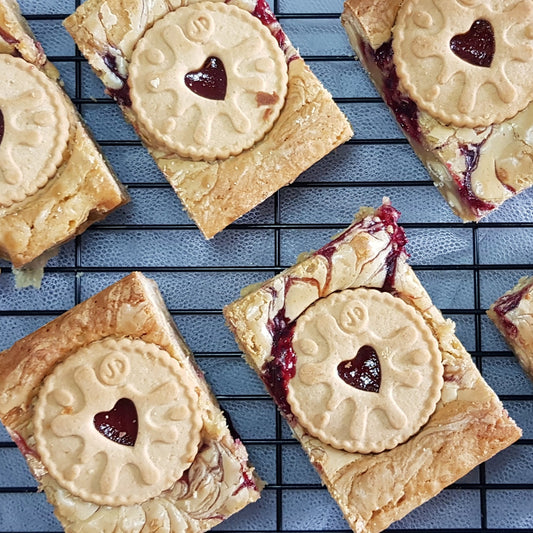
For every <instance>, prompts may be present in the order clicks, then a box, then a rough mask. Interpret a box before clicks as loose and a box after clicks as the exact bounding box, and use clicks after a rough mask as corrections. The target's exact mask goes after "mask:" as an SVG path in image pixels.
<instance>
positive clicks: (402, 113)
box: [361, 41, 510, 217]
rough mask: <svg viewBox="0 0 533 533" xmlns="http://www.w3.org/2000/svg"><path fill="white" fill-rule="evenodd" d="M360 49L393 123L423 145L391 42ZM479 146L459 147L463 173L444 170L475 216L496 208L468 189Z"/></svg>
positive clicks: (477, 159)
mask: <svg viewBox="0 0 533 533" xmlns="http://www.w3.org/2000/svg"><path fill="white" fill-rule="evenodd" d="M361 47H362V49H363V52H364V54H365V55H366V58H365V60H366V61H367V62H373V63H374V64H376V65H377V66H378V68H379V69H380V71H381V75H382V77H383V95H384V98H385V101H386V103H387V105H388V106H389V107H390V108H391V109H392V111H393V112H394V115H395V117H396V120H397V121H398V123H399V124H400V126H401V127H402V129H403V130H404V132H405V134H406V135H407V136H408V137H409V138H410V139H411V140H414V141H416V142H418V143H419V144H421V145H423V143H422V138H421V131H420V125H419V123H418V108H417V105H416V104H415V103H414V102H413V101H412V100H411V99H410V98H409V97H408V96H407V95H405V94H403V93H402V92H401V91H400V90H399V79H398V75H397V74H396V67H395V65H394V61H393V55H394V52H393V49H392V41H389V42H387V43H384V44H383V45H381V47H380V48H378V49H377V50H373V49H372V47H371V46H370V45H368V44H367V43H361ZM482 146H483V143H480V144H477V145H475V144H472V145H464V146H462V147H461V152H462V154H463V155H464V157H465V167H466V170H465V171H464V173H461V174H456V173H455V172H453V170H452V169H451V168H450V167H448V170H449V171H450V173H451V174H452V176H453V179H454V181H455V183H456V185H457V188H458V191H459V194H460V196H461V198H462V200H463V202H465V204H467V205H469V206H470V208H471V210H472V212H473V213H474V214H475V215H476V216H477V217H480V216H483V214H485V213H487V212H490V211H493V210H494V209H495V207H496V206H495V205H494V204H492V203H490V202H486V201H484V200H481V199H480V198H478V197H477V196H476V195H475V194H474V191H473V190H472V174H473V173H474V171H475V170H476V168H477V165H478V163H479V156H480V150H481V147H482ZM509 189H510V188H509Z"/></svg>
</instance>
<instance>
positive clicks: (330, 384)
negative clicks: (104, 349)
mask: <svg viewBox="0 0 533 533" xmlns="http://www.w3.org/2000/svg"><path fill="white" fill-rule="evenodd" d="M398 216H399V213H398V211H396V210H395V209H394V208H393V207H392V206H391V205H390V203H389V202H388V201H385V202H384V204H383V205H382V206H381V207H379V208H377V209H370V208H364V209H362V210H361V212H360V213H359V214H358V215H357V217H356V219H355V222H354V223H353V224H352V225H351V226H350V227H349V228H347V229H346V230H345V231H343V232H342V233H341V234H340V235H338V236H336V237H335V238H334V239H333V240H332V241H331V242H330V243H328V244H326V245H325V246H323V247H322V248H320V249H319V250H318V251H316V252H314V253H312V254H308V255H307V256H305V257H304V258H302V259H301V260H300V262H298V263H297V264H295V265H294V266H292V267H290V268H289V269H287V270H285V271H284V272H282V273H281V274H279V275H277V276H275V277H274V278H272V279H270V280H268V281H266V282H264V283H263V284H262V285H261V286H260V287H252V288H250V289H248V290H244V291H243V292H244V295H243V296H242V297H241V298H240V299H238V300H237V301H235V302H233V303H231V304H229V305H228V306H226V307H225V309H224V315H225V317H226V321H227V324H228V326H229V328H230V329H231V330H232V331H233V333H234V335H235V338H236V340H237V342H238V344H239V347H240V348H241V350H242V351H243V352H244V355H245V358H246V360H247V361H248V363H249V364H250V365H251V366H252V368H253V369H254V370H255V371H256V372H257V373H258V375H259V376H260V378H261V379H262V380H263V382H264V384H265V386H266V388H267V390H268V391H269V393H270V394H271V395H272V397H273V399H274V401H275V402H276V404H277V405H278V407H279V409H280V411H281V413H282V414H283V415H284V417H285V418H286V420H287V422H288V423H289V425H290V427H291V429H292V431H293V433H294V435H295V436H296V437H297V438H298V440H299V441H300V443H301V444H302V446H303V448H304V449H305V451H306V452H307V454H308V456H309V459H310V460H311V462H312V463H313V465H314V466H315V467H316V469H317V471H318V473H319V475H320V477H321V479H322V481H323V482H324V484H325V485H326V486H327V487H328V489H329V491H330V493H331V495H332V496H333V497H334V498H335V500H336V501H337V503H338V504H339V506H340V507H341V509H342V511H343V513H344V515H345V517H346V519H347V520H348V522H349V524H350V526H351V527H352V529H353V530H354V531H356V532H360V531H365V532H377V531H381V530H383V529H385V528H387V527H388V526H389V525H390V524H391V523H392V522H394V521H396V520H399V519H400V518H402V517H403V516H405V515H406V514H407V513H408V512H409V511H411V510H412V509H414V508H415V507H417V506H419V505H421V504H422V503H423V502H425V501H426V500H428V499H430V498H431V497H433V496H435V495H436V494H437V493H439V492H440V491H441V490H442V489H444V488H445V487H446V486H448V485H450V484H451V483H453V482H454V481H455V480H457V479H459V478H460V477H462V476H464V475H465V474H466V473H467V472H469V471H470V470H471V469H473V468H474V467H475V466H476V465H478V464H479V463H481V462H483V461H485V460H487V459H489V458H490V457H491V456H493V455H494V454H495V453H497V452H499V451H500V450H502V449H503V448H505V447H507V446H509V445H510V444H511V443H513V442H514V441H516V440H517V439H518V438H519V437H520V435H521V431H520V429H519V428H518V427H517V426H516V425H515V423H514V422H513V420H511V419H510V418H509V416H508V414H507V412H506V411H505V409H504V408H503V406H502V404H501V402H500V401H499V399H498V397H497V396H496V394H495V393H494V392H493V391H492V390H491V389H490V387H489V386H488V385H487V383H486V382H485V381H484V380H483V378H482V376H481V375H480V373H479V371H478V370H477V368H476V366H475V364H474V363H473V361H472V359H471V357H470V355H469V354H468V353H467V352H466V350H465V349H464V347H463V346H462V345H461V343H460V341H459V340H458V339H457V337H456V336H455V334H454V329H455V325H454V323H453V322H452V321H451V320H449V319H448V320H446V319H444V318H443V316H442V314H441V313H440V311H439V310H438V309H437V308H436V307H435V306H434V305H433V303H432V302H431V300H430V298H429V296H428V294H427V293H426V291H425V290H424V288H423V287H422V285H421V284H420V282H419V280H418V279H417V277H416V275H415V273H414V272H413V270H412V269H411V268H410V267H409V266H408V265H407V263H406V258H407V254H406V252H405V248H404V247H405V244H406V242H407V241H406V237H405V233H404V231H403V229H402V228H401V227H400V226H399V225H398V224H397V219H398Z"/></svg>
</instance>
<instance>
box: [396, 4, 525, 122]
mask: <svg viewBox="0 0 533 533" xmlns="http://www.w3.org/2000/svg"><path fill="white" fill-rule="evenodd" d="M393 36H394V38H393V41H392V45H393V49H394V62H395V65H396V69H397V72H398V76H399V78H400V81H401V84H402V86H403V87H404V88H405V89H406V90H407V92H408V94H409V96H410V97H411V98H412V99H413V100H414V101H415V102H416V103H417V105H418V106H419V107H420V108H421V109H423V110H425V111H427V112H428V113H429V114H430V115H432V116H433V117H435V118H437V119H439V120H440V121H442V122H443V123H445V124H452V125H454V126H457V127H474V128H475V127H484V126H489V125H491V124H495V123H500V122H502V121H504V120H506V119H508V118H510V117H513V116H514V115H516V114H517V113H518V112H519V111H521V110H522V109H524V108H525V107H526V106H527V105H528V104H529V102H530V101H531V100H532V99H533V0H511V1H509V2H501V0H485V1H479V0H444V1H443V0H406V1H405V2H404V3H403V4H402V7H401V8H400V11H399V12H398V16H397V19H396V25H395V27H394V29H393Z"/></svg>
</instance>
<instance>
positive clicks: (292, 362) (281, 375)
mask: <svg viewBox="0 0 533 533" xmlns="http://www.w3.org/2000/svg"><path fill="white" fill-rule="evenodd" d="M274 296H275V295H274ZM295 326H296V322H292V323H289V320H288V319H287V317H286V315H285V306H283V307H282V308H281V309H280V310H279V311H278V313H277V314H276V316H275V317H274V318H272V319H271V320H269V321H268V323H267V328H268V330H269V333H270V335H271V336H272V351H271V355H272V360H270V361H269V362H267V363H265V364H264V366H263V369H262V378H263V381H264V383H265V385H266V386H267V388H268V390H269V392H270V394H271V395H272V397H273V398H274V400H275V401H276V403H277V405H278V407H279V408H280V410H281V411H282V412H283V413H284V414H285V415H286V416H288V417H290V416H292V411H291V407H290V405H289V402H287V393H288V386H289V381H290V380H291V379H292V378H293V377H294V375H295V374H296V354H295V353H294V348H293V346H292V338H293V335H294V328H295Z"/></svg>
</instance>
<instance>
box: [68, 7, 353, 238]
mask: <svg viewBox="0 0 533 533" xmlns="http://www.w3.org/2000/svg"><path fill="white" fill-rule="evenodd" d="M188 3H192V2H178V1H174V2H164V1H162V0H157V1H153V2H150V9H147V4H148V3H147V2H146V1H142V2H131V1H126V0H121V1H119V0H89V1H87V2H85V3H84V4H82V5H81V6H80V8H78V10H77V11H76V12H75V13H74V14H73V15H71V16H70V17H68V18H67V19H66V20H65V22H64V24H65V27H66V29H67V30H68V31H69V32H70V34H71V35H72V37H73V38H74V40H75V41H76V43H77V44H78V47H79V48H80V50H81V51H82V53H83V54H84V55H85V56H86V57H87V59H88V61H89V63H90V64H91V66H92V67H93V69H94V70H95V72H96V74H97V75H98V76H99V77H100V79H101V80H102V81H103V83H104V84H105V85H106V88H107V90H108V92H109V93H110V94H112V95H115V97H116V99H117V100H118V102H119V103H120V104H121V107H122V110H123V112H124V115H125V117H126V119H127V120H128V121H129V122H131V123H132V124H133V126H134V127H135V129H136V130H137V132H138V133H139V135H140V137H141V139H142V140H143V143H144V145H145V146H146V147H147V149H148V150H149V151H150V153H151V155H152V156H153V157H154V159H155V161H156V163H157V164H158V166H159V168H160V169H161V170H162V172H163V173H164V175H165V177H166V178H167V179H168V181H169V182H170V183H171V185H172V187H173V188H174V190H175V191H176V193H177V194H178V196H179V197H180V199H181V201H182V203H183V205H184V206H185V209H186V210H187V212H188V213H189V216H190V217H191V218H192V219H193V220H194V221H195V222H196V224H197V225H198V227H199V228H200V230H201V231H202V233H203V234H204V235H205V237H206V238H211V237H213V236H214V235H215V234H216V233H218V232H219V231H221V230H222V229H223V228H225V227H226V226H227V225H229V224H230V223H232V222H233V221H235V220H236V219H237V218H239V217H241V216H242V215H243V214H245V213H247V212H248V211H249V210H250V209H252V208H253V207H255V206H256V205H258V204H259V203H261V202H262V201H263V200H265V199H266V198H268V197H269V196H270V195H271V194H273V193H274V192H275V191H277V190H278V189H279V188H280V187H283V186H284V185H287V184H289V183H291V182H292V181H294V180H295V179H296V178H297V177H298V176H299V175H300V174H301V173H302V172H303V171H304V170H306V169H307V168H309V167H310V166H311V165H312V164H314V163H315V162H316V161H318V160H319V159H321V158H322V157H324V156H325V155H326V154H327V153H329V152H330V151H331V150H333V149H334V148H336V147H337V146H339V145H340V144H342V143H344V142H345V141H346V140H348V139H349V138H350V137H351V136H352V134H353V132H352V129H351V127H350V125H349V123H348V121H347V120H346V118H345V116H344V115H343V113H342V112H341V111H340V110H339V108H338V107H337V105H336V104H335V103H334V102H333V99H332V98H331V95H330V94H329V93H328V92H327V91H326V90H325V89H324V87H323V86H322V85H321V83H320V82H319V81H318V80H317V78H316V77H315V76H314V75H313V74H312V72H311V71H310V70H309V68H308V67H307V66H306V65H305V63H304V61H303V60H302V59H301V58H300V57H299V55H298V54H297V52H296V51H295V50H294V49H293V48H292V46H291V45H290V43H289V42H288V40H287V39H285V41H284V42H283V50H284V52H285V55H286V58H287V61H288V75H289V82H288V94H287V97H286V101H285V105H284V107H283V109H282V111H281V114H280V116H279V118H278V119H277V120H276V122H275V124H274V127H273V128H272V130H270V132H269V133H268V134H267V135H266V136H265V137H264V138H263V140H261V141H259V142H257V143H256V144H255V145H254V146H252V147H251V148H249V149H248V150H245V151H244V152H241V153H240V154H239V155H237V156H233V157H229V158H227V159H224V160H216V161H212V162H206V161H192V160H190V159H186V158H182V157H179V156H177V155H176V154H171V153H164V152H163V151H161V150H158V149H157V145H156V143H155V142H154V140H153V139H151V138H150V135H149V134H147V132H146V131H144V130H143V128H142V126H141V125H140V123H139V121H138V120H137V118H136V116H135V114H134V113H133V111H132V109H131V107H129V105H127V102H125V94H124V93H123V87H124V84H126V83H127V78H128V63H129V61H130V59H131V54H132V50H133V47H134V45H135V43H136V42H137V40H138V39H139V38H140V37H141V36H142V35H143V33H144V31H145V29H146V28H148V27H150V26H151V25H152V24H153V22H154V21H155V20H157V19H159V18H161V17H162V16H164V15H165V14H166V13H168V11H169V10H170V9H175V8H178V7H179V6H181V5H182V4H183V5H187V4H188ZM233 3H234V4H235V5H238V6H239V7H242V8H243V9H247V10H249V11H253V10H254V8H255V5H256V2H255V1H250V0H241V1H235V2H233ZM110 65H111V66H112V67H113V68H110Z"/></svg>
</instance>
